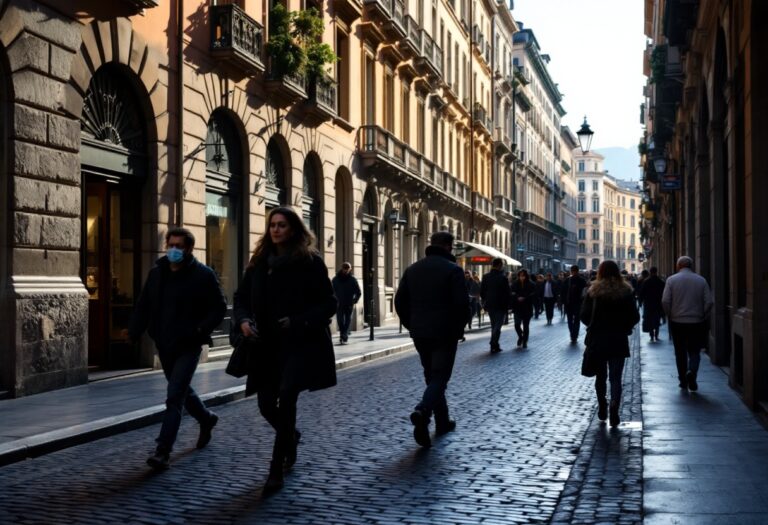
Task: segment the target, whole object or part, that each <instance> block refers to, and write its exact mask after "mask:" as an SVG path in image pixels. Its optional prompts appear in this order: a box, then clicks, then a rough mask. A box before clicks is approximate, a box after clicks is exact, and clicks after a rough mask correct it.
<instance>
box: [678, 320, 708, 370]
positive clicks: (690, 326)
mask: <svg viewBox="0 0 768 525" xmlns="http://www.w3.org/2000/svg"><path fill="white" fill-rule="evenodd" d="M669 331H670V333H671V334H672V344H673V345H674V346H675V364H677V378H678V379H679V380H680V381H685V380H686V378H685V374H686V372H688V371H689V370H690V371H691V372H693V375H694V376H695V375H696V374H697V373H698V371H699V361H700V360H701V350H702V349H703V348H706V346H707V345H706V338H707V323H676V322H674V321H670V322H669Z"/></svg>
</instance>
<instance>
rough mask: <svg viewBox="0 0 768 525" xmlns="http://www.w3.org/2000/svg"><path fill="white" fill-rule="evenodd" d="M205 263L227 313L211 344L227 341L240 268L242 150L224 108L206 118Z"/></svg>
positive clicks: (241, 248)
mask: <svg viewBox="0 0 768 525" xmlns="http://www.w3.org/2000/svg"><path fill="white" fill-rule="evenodd" d="M205 144H206V146H205V162H206V166H205V241H206V242H205V247H206V251H205V263H206V264H207V265H208V266H210V267H211V268H212V269H213V271H214V272H216V275H217V276H218V277H219V282H220V283H221V288H222V290H223V291H224V296H225V297H226V298H227V305H228V307H227V314H228V315H226V316H225V319H224V320H223V321H222V323H221V325H220V326H219V327H218V328H217V329H216V330H215V331H214V333H213V338H214V346H218V345H219V343H221V344H228V343H227V341H226V337H228V326H229V319H230V318H231V311H232V306H231V305H232V300H233V299H234V294H235V290H236V289H237V284H238V281H239V279H240V274H241V273H242V271H243V264H242V263H243V258H244V254H243V242H242V239H243V236H242V232H243V231H244V229H243V217H244V213H243V208H244V205H245V202H244V199H243V197H242V195H243V191H242V190H243V173H244V170H243V153H242V150H243V149H242V147H241V139H240V134H239V133H238V131H237V129H236V128H235V125H234V123H233V121H232V119H231V117H230V116H229V115H227V113H226V112H225V110H221V109H220V110H216V111H214V112H213V115H211V118H210V120H209V121H208V132H207V134H206V138H205Z"/></svg>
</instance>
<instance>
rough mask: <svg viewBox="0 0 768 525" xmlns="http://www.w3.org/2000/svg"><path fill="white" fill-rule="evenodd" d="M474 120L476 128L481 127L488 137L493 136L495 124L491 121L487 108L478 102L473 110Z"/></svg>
mask: <svg viewBox="0 0 768 525" xmlns="http://www.w3.org/2000/svg"><path fill="white" fill-rule="evenodd" d="M472 119H473V120H474V123H475V126H481V127H482V128H483V131H485V132H486V133H487V134H488V135H491V129H492V128H493V124H492V123H491V119H490V118H489V117H488V113H487V112H486V111H485V108H484V107H483V106H482V105H480V104H479V103H478V102H475V107H474V108H472Z"/></svg>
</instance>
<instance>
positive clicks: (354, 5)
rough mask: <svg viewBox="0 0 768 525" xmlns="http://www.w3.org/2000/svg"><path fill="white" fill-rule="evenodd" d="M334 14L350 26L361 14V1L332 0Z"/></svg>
mask: <svg viewBox="0 0 768 525" xmlns="http://www.w3.org/2000/svg"><path fill="white" fill-rule="evenodd" d="M333 10H334V12H335V13H336V14H337V15H338V16H339V17H340V18H341V19H342V20H344V21H345V22H346V23H347V24H350V25H351V24H352V22H354V21H355V20H357V19H358V18H360V17H361V16H362V14H363V4H362V2H361V0H333Z"/></svg>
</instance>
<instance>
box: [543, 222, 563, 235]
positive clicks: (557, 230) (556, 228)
mask: <svg viewBox="0 0 768 525" xmlns="http://www.w3.org/2000/svg"><path fill="white" fill-rule="evenodd" d="M547 226H549V231H551V232H552V233H554V234H555V235H559V236H561V237H567V236H568V230H566V229H565V228H564V227H562V226H560V225H559V224H555V223H554V222H552V221H547Z"/></svg>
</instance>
